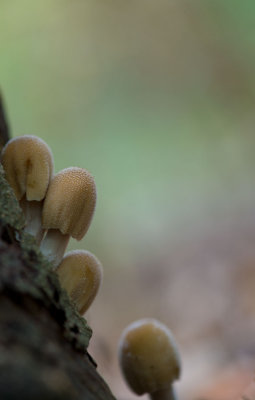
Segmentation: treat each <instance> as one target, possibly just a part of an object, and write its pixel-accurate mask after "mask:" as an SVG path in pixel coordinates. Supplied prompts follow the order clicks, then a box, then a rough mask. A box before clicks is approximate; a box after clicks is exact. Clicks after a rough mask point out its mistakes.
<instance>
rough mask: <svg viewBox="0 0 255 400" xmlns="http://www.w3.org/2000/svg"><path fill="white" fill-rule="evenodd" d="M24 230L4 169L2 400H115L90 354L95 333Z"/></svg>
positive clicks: (0, 185)
mask: <svg viewBox="0 0 255 400" xmlns="http://www.w3.org/2000/svg"><path fill="white" fill-rule="evenodd" d="M23 227H24V217H23V214H22V212H21V209H20V207H19V204H18V202H17V200H16V198H15V196H14V194H13V191H12V189H11V188H10V186H9V185H8V183H7V182H6V180H5V178H4V173H3V169H2V167H1V165H0V398H1V400H16V399H17V400H20V399H26V400H30V399H31V400H32V399H33V400H35V399H36V400H46V399H47V400H48V399H49V400H51V399H52V400H53V399H54V400H58V399H59V400H81V399H86V400H95V399H98V400H99V399H102V400H114V397H113V395H112V394H111V392H110V390H109V388H108V386H107V385H106V383H105V382H104V381H103V379H102V378H101V377H100V376H99V374H98V373H97V371H96V365H95V362H94V361H93V360H92V358H91V357H90V356H89V354H88V353H87V347H88V344H89V339H90V337H91V334H92V332H91V329H90V328H89V326H88V325H87V322H86V320H85V319H84V318H81V317H80V315H79V314H78V313H77V312H76V310H75V308H74V306H73V305H72V304H71V302H70V300H69V298H68V296H67V294H66V292H65V291H64V290H62V289H61V287H60V285H59V282H58V279H57V275H56V274H55V273H54V272H53V271H52V267H51V265H50V263H49V262H48V261H47V260H46V259H45V258H44V257H43V256H42V254H41V253H40V251H39V249H38V247H37V246H36V244H35V241H34V239H33V237H32V236H30V235H28V234H26V233H25V232H24V231H23Z"/></svg>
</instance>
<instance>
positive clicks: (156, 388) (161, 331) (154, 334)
mask: <svg viewBox="0 0 255 400" xmlns="http://www.w3.org/2000/svg"><path fill="white" fill-rule="evenodd" d="M119 362H120V367H121V370H122V372H123V375H124V377H125V379H126V381H127V383H128V385H129V386H130V388H131V389H132V390H133V391H134V392H135V393H136V394H138V395H142V394H144V393H148V394H149V395H150V398H151V399H152V400H173V399H176V394H175V392H174V390H173V382H174V381H175V380H176V379H178V378H179V377H180V371H181V361H180V356H179V351H178V349H177V345H176V343H175V340H174V337H173V335H172V333H171V331H170V330H169V329H168V328H167V327H166V326H165V325H163V324H162V323H161V322H159V321H157V320H155V319H152V318H147V319H142V320H138V321H135V322H133V323H132V324H130V325H129V326H128V327H127V328H126V329H125V330H124V332H123V334H122V336H121V339H120V344H119Z"/></svg>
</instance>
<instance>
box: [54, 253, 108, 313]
mask: <svg viewBox="0 0 255 400" xmlns="http://www.w3.org/2000/svg"><path fill="white" fill-rule="evenodd" d="M56 273H57V274H58V277H59V281H60V284H61V286H62V287H63V288H64V289H65V290H66V291H67V293H68V294H69V296H70V298H71V300H72V301H73V302H74V304H75V305H76V307H77V309H78V311H79V313H80V314H81V315H83V314H84V313H85V312H86V311H87V309H88V308H89V307H90V305H91V303H92V302H93V300H94V298H95V297H96V294H97V292H98V289H99V287H100V284H101V281H102V277H103V269H102V265H101V263H100V262H99V260H98V259H97V258H96V257H95V256H94V254H92V253H90V252H89V251H86V250H73V251H69V252H68V253H67V254H66V255H65V256H64V258H63V259H62V261H61V263H60V264H59V266H58V267H57V269H56Z"/></svg>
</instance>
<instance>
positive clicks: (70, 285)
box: [1, 135, 102, 314]
mask: <svg viewBox="0 0 255 400" xmlns="http://www.w3.org/2000/svg"><path fill="white" fill-rule="evenodd" d="M1 163H2V165H3V168H4V171H5V176H6V179H7V181H8V182H9V184H10V186H11V187H12V189H13V191H14V194H15V196H16V198H17V200H18V201H19V203H20V206H21V208H22V209H23V211H24V214H25V219H26V226H25V230H26V231H27V232H28V233H30V234H31V235H33V236H34V237H35V240H36V242H37V244H38V245H39V246H40V249H41V251H42V253H43V254H44V255H45V257H47V258H48V260H49V261H50V262H51V263H52V265H53V266H54V268H56V272H57V274H58V276H59V280H60V283H61V285H62V286H63V288H64V289H65V290H66V291H67V293H68V294H69V296H70V298H71V299H72V301H73V302H74V303H75V304H76V306H77V308H78V310H79V312H80V313H81V314H84V312H85V311H86V310H87V309H88V307H89V306H90V304H91V302H92V301H93V299H94V297H95V295H96V293H97V291H98V289H99V286H100V283H101V280H102V266H101V264H100V262H99V261H98V260H97V258H96V257H95V256H94V255H93V254H91V253H89V252H88V251H83V250H81V251H78V250H77V251H74V252H69V253H67V254H66V256H65V257H64V258H63V256H64V252H65V250H66V247H67V245H68V242H69V239H70V237H73V238H74V239H76V240H81V239H82V238H83V237H84V235H85V234H86V232H87V230H88V228H89V226H90V223H91V220H92V217H93V214H94V210H95V206H96V185H95V181H94V178H93V176H92V175H91V174H90V172H89V171H87V170H86V169H84V168H78V167H70V168H66V169H63V170H62V171H60V172H58V173H57V174H55V175H54V174H53V169H54V167H53V155H52V152H51V150H50V148H49V146H48V145H47V144H46V143H45V142H44V141H43V140H42V139H40V138H38V137H36V136H32V135H24V136H19V137H17V138H14V139H11V140H9V141H8V142H7V144H6V145H5V146H4V148H3V149H2V153H1Z"/></svg>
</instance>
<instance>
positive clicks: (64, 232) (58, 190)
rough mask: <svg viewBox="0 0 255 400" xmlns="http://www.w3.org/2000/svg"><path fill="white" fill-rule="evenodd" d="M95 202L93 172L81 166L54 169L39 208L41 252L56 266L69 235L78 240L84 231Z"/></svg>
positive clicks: (90, 217)
mask: <svg viewBox="0 0 255 400" xmlns="http://www.w3.org/2000/svg"><path fill="white" fill-rule="evenodd" d="M95 205H96V185H95V181H94V178H93V176H92V175H91V174H90V173H89V172H88V171H87V170H86V169H83V168H78V167H70V168H66V169H63V170H62V171H60V172H59V173H57V174H56V175H55V176H54V177H53V179H52V180H51V182H50V185H49V188H48V191H47V195H46V198H45V200H44V204H43V211H42V226H43V228H44V229H45V230H46V234H45V236H44V238H43V240H42V242H41V245H40V248H41V251H42V253H43V254H44V255H45V256H46V257H47V258H48V259H49V261H51V262H52V263H53V264H54V265H55V266H57V265H58V264H59V263H60V261H61V259H62V257H63V254H64V252H65V249H66V246H67V244H68V241H69V238H70V236H72V237H73V238H75V239H77V240H81V239H82V238H83V236H84V235H85V233H86V232H87V230H88V228H89V225H90V222H91V219H92V216H93V213H94V210H95Z"/></svg>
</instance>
